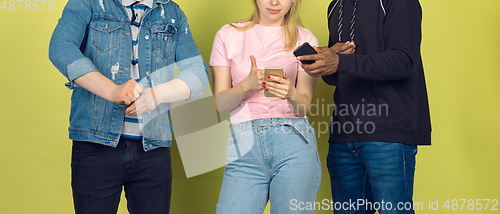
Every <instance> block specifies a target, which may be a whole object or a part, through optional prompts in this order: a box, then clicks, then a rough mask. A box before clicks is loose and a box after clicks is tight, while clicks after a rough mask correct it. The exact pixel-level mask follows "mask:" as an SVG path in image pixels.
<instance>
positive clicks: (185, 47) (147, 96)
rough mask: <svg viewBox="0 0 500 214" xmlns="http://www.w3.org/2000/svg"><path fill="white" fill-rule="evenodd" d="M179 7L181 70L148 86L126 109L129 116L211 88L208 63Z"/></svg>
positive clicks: (157, 72)
mask: <svg viewBox="0 0 500 214" xmlns="http://www.w3.org/2000/svg"><path fill="white" fill-rule="evenodd" d="M176 10H177V13H178V14H177V15H178V17H180V25H179V28H178V33H177V42H176V49H175V61H176V63H177V66H178V67H179V71H180V73H179V74H178V75H177V76H176V77H175V78H174V79H172V80H170V81H168V82H164V83H161V84H159V85H157V86H155V87H153V88H147V89H145V90H144V92H143V93H142V94H141V97H139V98H138V99H137V101H136V102H135V103H134V104H133V105H131V106H130V107H129V108H127V110H126V111H125V112H126V113H127V114H129V115H137V114H141V113H144V112H148V111H152V110H154V109H156V108H157V107H158V105H159V104H161V103H173V102H177V101H182V100H193V99H196V98H198V97H201V96H202V95H203V91H204V90H206V89H207V88H208V87H209V83H208V79H209V71H208V66H207V65H206V64H205V62H204V60H203V57H202V56H201V54H200V52H199V50H198V46H197V45H196V43H195V42H194V40H193V37H192V35H191V31H190V29H189V24H188V21H187V18H186V16H185V15H184V13H183V12H182V10H180V8H176ZM167 67H169V66H167ZM172 68H173V65H172ZM166 69H167V68H165V69H161V70H159V71H156V72H154V73H153V74H152V75H160V76H162V75H166V74H165V73H164V72H166V71H167V70H166ZM160 79H161V78H160Z"/></svg>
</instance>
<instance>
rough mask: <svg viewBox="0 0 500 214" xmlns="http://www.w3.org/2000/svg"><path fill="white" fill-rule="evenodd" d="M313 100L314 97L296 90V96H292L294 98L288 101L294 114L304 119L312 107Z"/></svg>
mask: <svg viewBox="0 0 500 214" xmlns="http://www.w3.org/2000/svg"><path fill="white" fill-rule="evenodd" d="M311 99H312V97H309V96H308V95H306V94H302V93H300V92H298V91H297V90H295V92H294V94H292V96H290V98H289V99H288V104H289V105H290V108H291V109H292V111H293V113H295V114H296V115H298V116H299V117H304V116H306V115H307V112H308V111H309V107H310V106H311Z"/></svg>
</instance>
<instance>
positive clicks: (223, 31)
mask: <svg viewBox="0 0 500 214" xmlns="http://www.w3.org/2000/svg"><path fill="white" fill-rule="evenodd" d="M232 25H234V26H236V27H244V26H245V25H246V24H245V23H231V24H225V25H224V26H222V27H221V28H220V29H219V31H218V32H217V35H219V36H222V37H228V36H236V35H238V34H243V33H244V32H245V31H242V30H239V29H237V28H235V27H234V26H232Z"/></svg>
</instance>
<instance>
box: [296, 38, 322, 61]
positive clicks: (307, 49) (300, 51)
mask: <svg viewBox="0 0 500 214" xmlns="http://www.w3.org/2000/svg"><path fill="white" fill-rule="evenodd" d="M311 54H318V52H316V50H314V48H313V47H312V46H311V45H310V44H309V43H308V42H304V44H302V45H301V46H300V47H298V48H297V49H296V50H295V51H293V55H295V56H304V55H311ZM301 62H302V64H313V63H314V62H316V61H314V60H303V61H301Z"/></svg>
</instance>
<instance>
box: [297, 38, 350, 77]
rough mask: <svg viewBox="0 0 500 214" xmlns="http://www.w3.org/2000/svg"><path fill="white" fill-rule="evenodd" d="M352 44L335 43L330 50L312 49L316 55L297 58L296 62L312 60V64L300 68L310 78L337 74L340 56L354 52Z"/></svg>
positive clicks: (325, 48)
mask: <svg viewBox="0 0 500 214" xmlns="http://www.w3.org/2000/svg"><path fill="white" fill-rule="evenodd" d="M355 47H356V46H355V45H354V43H353V42H346V43H337V44H335V45H334V46H332V47H331V48H328V47H314V49H315V50H316V52H318V54H311V55H305V56H299V57H297V60H300V61H303V60H314V61H316V62H314V63H313V64H310V65H306V64H302V68H303V69H304V70H305V72H306V73H308V74H309V75H310V76H312V77H320V76H326V75H330V74H333V73H335V72H337V68H338V65H339V55H338V54H339V53H340V54H352V53H354V51H355Z"/></svg>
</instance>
